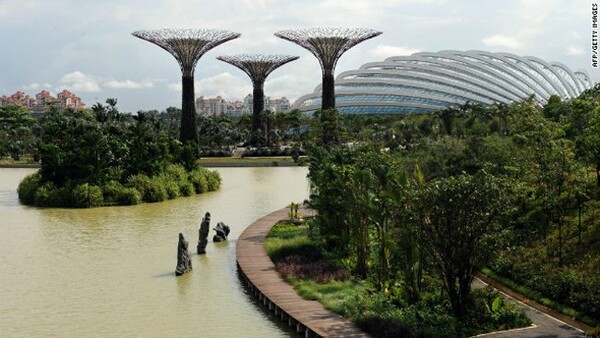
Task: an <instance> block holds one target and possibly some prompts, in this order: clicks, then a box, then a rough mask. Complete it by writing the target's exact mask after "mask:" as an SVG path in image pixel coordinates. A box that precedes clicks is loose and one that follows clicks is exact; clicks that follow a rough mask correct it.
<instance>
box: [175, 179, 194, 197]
mask: <svg viewBox="0 0 600 338" xmlns="http://www.w3.org/2000/svg"><path fill="white" fill-rule="evenodd" d="M179 189H180V191H181V195H182V196H192V195H193V194H194V193H195V192H196V189H195V188H194V185H193V184H192V183H191V182H187V183H185V184H180V185H179Z"/></svg>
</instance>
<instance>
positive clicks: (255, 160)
mask: <svg viewBox="0 0 600 338" xmlns="http://www.w3.org/2000/svg"><path fill="white" fill-rule="evenodd" d="M240 162H241V163H273V162H294V160H293V159H292V158H291V157H290V156H274V157H243V158H233V157H203V158H201V159H200V163H240Z"/></svg>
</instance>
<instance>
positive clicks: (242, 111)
mask: <svg viewBox="0 0 600 338" xmlns="http://www.w3.org/2000/svg"><path fill="white" fill-rule="evenodd" d="M252 99H253V96H252V94H248V95H246V97H245V98H244V100H243V101H240V100H235V101H225V99H223V98H222V97H221V96H217V97H215V98H205V97H204V96H200V97H199V98H197V99H196V113H197V114H198V115H202V116H213V115H220V114H225V115H229V116H242V115H250V114H252ZM290 108H291V104H290V101H289V100H288V99H287V98H285V97H282V98H279V99H271V98H270V97H268V96H265V104H264V110H269V111H272V112H274V113H281V112H286V111H289V110H290Z"/></svg>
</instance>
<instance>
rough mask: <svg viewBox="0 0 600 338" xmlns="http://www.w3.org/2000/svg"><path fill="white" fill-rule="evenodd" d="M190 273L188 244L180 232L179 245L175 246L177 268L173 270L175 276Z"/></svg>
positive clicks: (190, 264)
mask: <svg viewBox="0 0 600 338" xmlns="http://www.w3.org/2000/svg"><path fill="white" fill-rule="evenodd" d="M190 271H192V259H191V257H190V252H189V250H188V242H187V241H186V240H185V238H184V237H183V234H182V233H181V232H180V233H179V244H177V267H176V268H175V276H181V275H183V274H184V273H187V272H190Z"/></svg>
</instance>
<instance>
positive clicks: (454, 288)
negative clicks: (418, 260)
mask: <svg viewBox="0 0 600 338" xmlns="http://www.w3.org/2000/svg"><path fill="white" fill-rule="evenodd" d="M508 194H509V191H508V189H507V186H506V184H505V183H504V182H503V181H501V180H500V179H497V178H495V177H493V176H491V175H489V174H486V173H485V172H481V173H478V174H476V175H459V176H454V177H448V178H443V179H437V180H433V181H431V182H428V183H427V184H426V185H425V186H424V187H423V188H422V189H421V190H420V191H419V193H418V194H417V199H416V200H415V207H416V208H417V210H418V213H419V219H420V226H421V230H422V231H421V232H422V236H423V239H422V241H423V243H425V248H426V250H427V252H428V254H429V255H430V257H431V258H432V260H433V264H434V266H435V268H436V270H437V272H438V275H439V277H440V279H441V280H442V281H443V285H444V288H445V289H446V292H447V295H448V298H449V300H450V304H451V306H452V311H453V313H454V315H455V316H457V317H459V318H462V317H463V316H464V315H465V314H466V310H467V306H468V304H469V303H468V301H469V294H470V291H471V282H472V281H473V276H474V274H475V272H477V271H479V270H480V269H481V268H482V267H483V266H484V265H485V264H486V263H487V262H489V259H490V258H491V256H492V255H493V253H494V252H496V250H497V249H498V248H499V245H500V243H501V241H500V238H501V234H502V227H501V224H500V223H499V220H500V219H501V217H502V214H503V212H504V210H505V208H506V207H507V205H508V204H507V201H508V199H507V196H508Z"/></svg>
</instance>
